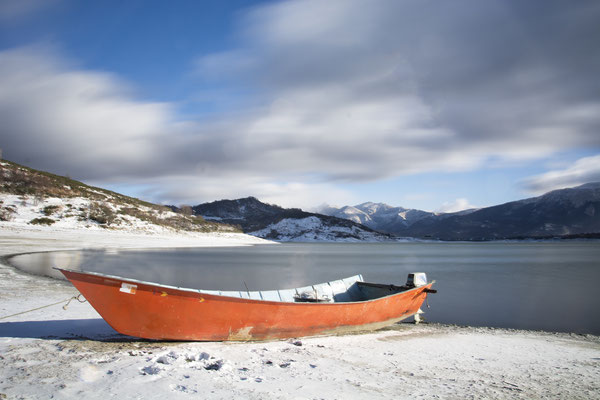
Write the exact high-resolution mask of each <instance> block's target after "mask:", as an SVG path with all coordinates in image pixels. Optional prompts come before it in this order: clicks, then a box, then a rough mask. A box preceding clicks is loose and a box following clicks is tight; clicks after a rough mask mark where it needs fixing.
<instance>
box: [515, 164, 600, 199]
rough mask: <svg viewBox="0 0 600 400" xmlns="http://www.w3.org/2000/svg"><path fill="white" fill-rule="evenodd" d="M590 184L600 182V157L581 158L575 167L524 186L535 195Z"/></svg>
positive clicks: (534, 178)
mask: <svg viewBox="0 0 600 400" xmlns="http://www.w3.org/2000/svg"><path fill="white" fill-rule="evenodd" d="M590 182H600V155H597V156H591V157H584V158H581V159H579V160H577V161H575V163H573V165H571V166H569V167H567V168H564V169H557V170H553V171H549V172H546V173H544V174H541V175H537V176H533V177H530V178H528V179H526V180H525V181H523V186H524V187H525V188H526V189H527V190H528V191H529V192H531V193H533V194H543V193H546V192H549V191H551V190H556V189H563V188H566V187H574V186H579V185H583V184H585V183H590Z"/></svg>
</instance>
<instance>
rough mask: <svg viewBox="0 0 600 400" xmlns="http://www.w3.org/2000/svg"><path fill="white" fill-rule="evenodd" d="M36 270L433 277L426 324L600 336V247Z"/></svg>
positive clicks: (277, 280) (246, 281) (156, 276)
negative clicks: (414, 274)
mask: <svg viewBox="0 0 600 400" xmlns="http://www.w3.org/2000/svg"><path fill="white" fill-rule="evenodd" d="M11 262H12V263H13V264H16V265H17V266H19V267H21V268H23V269H28V270H29V271H31V272H36V273H47V272H44V271H43V269H44V268H48V267H52V266H56V265H58V266H65V267H70V268H81V269H83V270H88V271H96V272H102V273H107V274H113V275H119V276H124V277H129V278H135V279H140V280H146V281H153V282H159V283H163V284H168V285H174V286H183V287H190V288H201V289H220V290H245V285H247V286H248V288H249V289H250V290H267V289H277V288H291V287H297V286H305V285H308V284H314V283H320V282H325V281H329V280H334V279H339V278H342V277H347V276H351V275H355V274H363V276H364V278H365V280H366V281H369V282H378V283H395V284H402V283H404V282H405V281H406V275H407V274H408V273H409V272H426V273H427V276H428V278H429V280H436V284H435V285H434V288H436V289H437V290H438V293H437V294H433V295H430V296H429V305H430V308H429V309H427V308H426V306H425V305H424V306H423V310H424V311H425V312H426V314H425V315H424V316H425V318H426V320H428V321H432V322H442V323H451V324H461V325H473V326H492V327H504V328H519V329H540V330H548V331H563V332H576V333H593V334H600V294H599V291H598V288H597V284H598V282H599V281H600V242H597V241H569V242H519V243H500V242H493V243H421V242H419V243H385V244H372V243H368V244H345V243H344V244H337V243H335V244H331V243H326V244H324V243H318V244H313V243H310V244H309V243H285V244H279V245H261V246H253V247H234V248H195V249H172V250H162V249H161V250H143V251H142V250H135V251H98V250H93V251H82V252H60V253H38V254H33V255H24V256H18V257H15V258H13V260H11Z"/></svg>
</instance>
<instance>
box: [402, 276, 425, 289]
mask: <svg viewBox="0 0 600 400" xmlns="http://www.w3.org/2000/svg"><path fill="white" fill-rule="evenodd" d="M424 285H427V275H426V274H425V272H411V273H410V274H408V279H407V280H406V286H407V287H409V288H414V287H419V286H424Z"/></svg>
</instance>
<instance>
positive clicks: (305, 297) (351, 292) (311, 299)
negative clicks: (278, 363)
mask: <svg viewBox="0 0 600 400" xmlns="http://www.w3.org/2000/svg"><path fill="white" fill-rule="evenodd" d="M408 289H410V287H407V286H395V285H384V284H377V283H367V282H364V281H363V277H362V275H355V276H351V277H349V278H345V279H339V280H335V281H331V282H325V283H319V284H317V285H312V286H304V287H299V288H294V289H283V290H263V291H219V290H201V291H200V292H201V293H206V294H213V295H219V296H228V297H239V298H242V299H253V300H266V301H279V302H290V303H299V302H301V303H303V302H308V303H349V302H356V301H366V300H373V299H378V298H380V297H384V296H389V295H391V294H395V293H399V292H402V291H405V290H408Z"/></svg>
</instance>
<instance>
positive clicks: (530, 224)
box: [320, 183, 600, 240]
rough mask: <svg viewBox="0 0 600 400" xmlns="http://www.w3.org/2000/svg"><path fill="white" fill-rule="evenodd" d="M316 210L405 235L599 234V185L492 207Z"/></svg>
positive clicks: (375, 205)
mask: <svg viewBox="0 0 600 400" xmlns="http://www.w3.org/2000/svg"><path fill="white" fill-rule="evenodd" d="M320 212H322V213H324V214H327V215H332V216H336V217H340V218H346V219H348V220H351V221H355V222H360V223H361V224H364V225H366V226H368V227H370V228H372V229H374V230H377V231H381V232H388V233H391V234H396V235H399V236H404V237H412V238H427V239H441V240H496V239H526V238H553V237H599V236H600V183H589V184H586V185H582V186H579V187H575V188H568V189H561V190H555V191H552V192H549V193H546V194H544V195H542V196H539V197H533V198H529V199H524V200H519V201H514V202H510V203H506V204H501V205H497V206H493V207H486V208H481V209H471V210H463V211H459V212H456V213H444V214H435V213H431V212H427V211H421V210H416V209H406V208H403V207H393V206H390V205H387V204H384V203H372V202H367V203H363V204H359V205H356V206H344V207H341V208H337V207H330V206H326V207H323V208H322V209H321V210H320Z"/></svg>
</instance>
